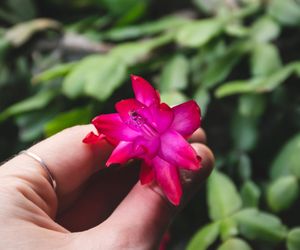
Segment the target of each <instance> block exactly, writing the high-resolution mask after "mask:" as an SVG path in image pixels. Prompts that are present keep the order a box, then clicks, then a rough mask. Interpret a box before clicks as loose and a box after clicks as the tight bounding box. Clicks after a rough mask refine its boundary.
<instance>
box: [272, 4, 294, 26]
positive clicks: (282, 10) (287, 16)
mask: <svg viewBox="0 0 300 250" xmlns="http://www.w3.org/2000/svg"><path fill="white" fill-rule="evenodd" d="M268 13H269V14H270V15H271V16H272V17H273V18H275V19H276V20H277V21H279V22H280V23H282V24H284V25H288V26H299V25H300V4H299V3H298V2H297V1H295V0H284V1H282V0H272V1H270V3H269V4H268Z"/></svg>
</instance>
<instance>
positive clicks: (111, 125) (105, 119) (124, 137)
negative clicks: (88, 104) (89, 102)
mask: <svg viewBox="0 0 300 250" xmlns="http://www.w3.org/2000/svg"><path fill="white" fill-rule="evenodd" d="M92 123H93V124H94V126H95V127H96V128H97V130H98V131H99V133H101V134H104V135H106V136H108V137H109V138H113V139H114V140H118V141H131V140H133V139H134V138H136V137H137V136H139V135H140V134H139V133H138V132H137V131H134V130H133V129H131V128H129V127H128V126H126V124H124V122H123V121H122V120H121V118H120V116H119V114H106V115H99V116H97V117H95V118H94V119H93V121H92Z"/></svg>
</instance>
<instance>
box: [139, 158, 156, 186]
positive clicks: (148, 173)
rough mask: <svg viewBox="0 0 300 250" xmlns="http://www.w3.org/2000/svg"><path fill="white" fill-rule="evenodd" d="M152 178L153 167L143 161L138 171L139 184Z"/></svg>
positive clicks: (150, 180) (148, 181)
mask: <svg viewBox="0 0 300 250" xmlns="http://www.w3.org/2000/svg"><path fill="white" fill-rule="evenodd" d="M153 179H154V171H153V167H152V166H149V165H148V164H146V163H145V162H143V163H142V166H141V172H140V181H141V184H142V185H145V184H148V183H151V182H152V181H153Z"/></svg>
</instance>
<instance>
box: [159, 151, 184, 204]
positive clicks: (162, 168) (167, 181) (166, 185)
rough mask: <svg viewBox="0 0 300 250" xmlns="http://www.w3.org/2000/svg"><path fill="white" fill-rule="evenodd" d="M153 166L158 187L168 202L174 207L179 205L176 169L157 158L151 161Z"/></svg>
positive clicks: (178, 185)
mask: <svg viewBox="0 0 300 250" xmlns="http://www.w3.org/2000/svg"><path fill="white" fill-rule="evenodd" d="M153 165H154V168H155V176H156V180H157V183H158V185H159V186H160V187H161V188H162V190H163V191H164V193H165V195H166V196H167V197H168V199H169V200H170V202H172V203H173V204H174V205H175V206H177V205H179V203H180V199H181V196H182V188H181V183H180V178H179V172H178V169H177V168H176V167H175V166H174V165H171V164H170V163H169V162H167V161H164V160H163V159H161V158H159V157H155V158H154V159H153Z"/></svg>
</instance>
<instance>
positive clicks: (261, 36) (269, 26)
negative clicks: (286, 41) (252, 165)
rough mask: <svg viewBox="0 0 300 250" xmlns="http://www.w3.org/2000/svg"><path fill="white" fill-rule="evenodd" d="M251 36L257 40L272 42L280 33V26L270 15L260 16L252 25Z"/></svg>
mask: <svg viewBox="0 0 300 250" xmlns="http://www.w3.org/2000/svg"><path fill="white" fill-rule="evenodd" d="M250 33H251V37H252V38H253V39H254V40H255V41H257V42H270V41H272V40H274V39H276V38H277V37H278V36H279V34H280V26H279V24H278V23H277V22H276V21H274V20H273V19H272V18H271V17H269V16H263V17H261V18H259V19H258V20H257V21H256V22H255V23H254V24H253V26H252V27H251V32H250Z"/></svg>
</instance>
